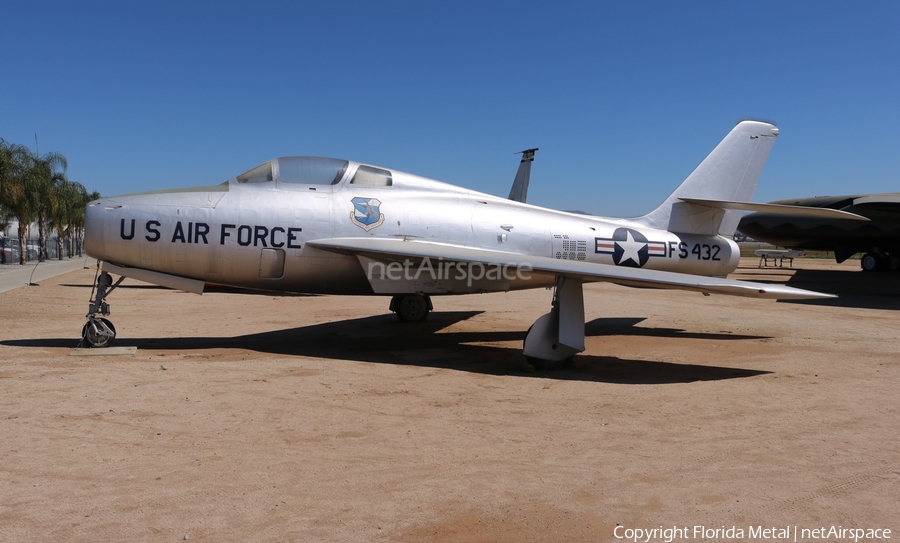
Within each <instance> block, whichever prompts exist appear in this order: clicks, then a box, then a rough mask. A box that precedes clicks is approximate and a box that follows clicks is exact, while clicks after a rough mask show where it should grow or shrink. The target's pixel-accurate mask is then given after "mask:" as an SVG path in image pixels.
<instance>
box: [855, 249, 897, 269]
mask: <svg viewBox="0 0 900 543" xmlns="http://www.w3.org/2000/svg"><path fill="white" fill-rule="evenodd" d="M859 265H860V267H861V268H862V270H863V271H865V272H874V271H898V270H900V256H898V255H897V254H892V253H884V252H882V251H880V250H878V249H875V250H872V251H869V252H867V253H866V254H864V255H863V257H862V258H861V259H860V260H859Z"/></svg>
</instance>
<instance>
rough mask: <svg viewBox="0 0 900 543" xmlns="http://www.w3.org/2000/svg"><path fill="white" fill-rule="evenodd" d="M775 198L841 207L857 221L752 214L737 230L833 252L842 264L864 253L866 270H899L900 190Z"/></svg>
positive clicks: (779, 243) (784, 243) (789, 202)
mask: <svg viewBox="0 0 900 543" xmlns="http://www.w3.org/2000/svg"><path fill="white" fill-rule="evenodd" d="M771 203H772V204H781V205H787V206H802V207H805V208H810V207H812V208H822V209H836V210H841V211H846V212H849V213H853V214H854V215H856V220H854V219H853V218H822V217H809V216H806V215H802V214H800V215H793V214H782V215H773V214H770V213H765V212H762V213H750V214H748V215H746V216H744V217H743V218H742V219H741V222H740V224H739V225H738V230H739V231H740V232H741V233H742V234H745V235H747V236H750V237H752V238H754V239H758V240H760V241H765V242H766V243H771V244H772V245H776V246H779V247H788V248H791V249H803V250H807V251H834V257H835V260H837V261H838V262H839V263H840V262H843V261H845V260H847V259H848V258H850V257H851V256H853V255H854V254H857V253H864V254H863V256H862V258H861V259H860V265H861V266H862V269H863V270H864V271H867V272H872V271H882V270H890V271H898V270H900V193H896V192H894V193H887V194H857V195H851V196H817V197H815V198H799V199H791V200H778V201H776V202H771ZM860 219H862V220H860Z"/></svg>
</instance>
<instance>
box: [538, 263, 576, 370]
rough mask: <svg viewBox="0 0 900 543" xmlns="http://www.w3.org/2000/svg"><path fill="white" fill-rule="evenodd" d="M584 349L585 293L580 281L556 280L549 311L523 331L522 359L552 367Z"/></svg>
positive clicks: (561, 365) (557, 365)
mask: <svg viewBox="0 0 900 543" xmlns="http://www.w3.org/2000/svg"><path fill="white" fill-rule="evenodd" d="M583 350H584V293H583V289H582V287H581V281H579V280H577V279H568V278H565V277H560V278H558V279H557V281H556V290H555V292H554V293H553V302H552V307H551V309H550V312H549V313H547V314H546V315H543V316H542V317H540V318H539V319H538V320H536V321H535V322H534V324H532V325H531V328H529V329H528V333H527V334H526V335H525V345H524V354H525V360H527V361H528V363H529V364H531V365H532V366H533V367H536V368H542V369H555V368H561V367H565V366H567V365H569V364H570V363H571V362H572V359H573V358H575V355H576V354H577V353H580V352H581V351H583Z"/></svg>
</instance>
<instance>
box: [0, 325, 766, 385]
mask: <svg viewBox="0 0 900 543" xmlns="http://www.w3.org/2000/svg"><path fill="white" fill-rule="evenodd" d="M480 313H482V312H481V311H448V312H432V314H431V316H430V318H429V320H428V321H427V322H423V323H400V322H398V321H397V319H396V317H394V315H378V316H373V317H364V318H359V319H348V320H343V321H336V322H328V323H322V324H314V325H310V326H301V327H297V328H288V329H283V330H273V331H269V332H261V333H256V334H247V335H242V336H236V337H224V338H223V337H185V338H128V337H121V336H120V337H119V338H118V339H117V340H116V343H117V344H118V345H129V346H135V347H137V348H138V349H140V350H152V351H153V352H166V351H172V352H183V351H191V350H197V349H223V348H224V349H247V350H252V351H257V352H260V353H270V354H279V355H293V356H307V357H317V358H326V359H336V360H353V361H359V362H370V363H377V364H399V365H410V366H420V367H431V368H444V369H452V370H458V371H467V372H472V373H481V374H487V375H517V376H522V377H541V378H550V379H558V380H571V381H591V382H605V383H616V384H668V383H688V382H694V381H715V380H721V379H735V378H742V377H752V376H755V375H761V374H765V373H769V372H766V371H760V370H752V369H740V368H726V367H717V366H706V365H698V364H681V363H671V362H662V361H646V360H628V359H622V358H616V357H610V356H598V355H592V354H581V355H578V356H576V358H575V363H574V365H573V366H572V367H569V368H563V369H558V370H539V371H526V370H527V368H526V365H525V364H524V358H523V356H522V353H521V341H523V340H524V337H525V331H520V330H515V331H508V330H492V331H479V332H442V330H444V329H445V328H449V327H450V326H452V325H453V324H456V323H458V322H461V321H464V320H467V319H470V318H472V317H474V316H476V315H479V314H480ZM642 320H643V319H617V318H613V319H595V320H593V321H591V322H590V323H588V324H587V326H586V333H587V335H589V336H601V335H643V336H653V335H657V336H660V337H684V338H699V339H710V340H720V341H721V340H740V339H752V338H756V337H757V336H738V335H733V334H692V333H685V332H684V331H682V330H676V329H667V328H636V327H635V326H634V325H635V324H637V323H639V322H641V321H642ZM510 341H514V342H516V344H515V346H513V347H510V346H507V345H491V343H497V342H510ZM485 343H487V345H484V344H485ZM0 344H2V345H8V346H16V347H42V348H47V347H58V348H74V347H76V346H77V344H78V340H77V339H69V338H66V339H25V340H7V341H0Z"/></svg>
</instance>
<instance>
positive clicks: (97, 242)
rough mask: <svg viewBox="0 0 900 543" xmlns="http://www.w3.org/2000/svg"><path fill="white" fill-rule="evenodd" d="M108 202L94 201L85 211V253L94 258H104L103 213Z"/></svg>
mask: <svg viewBox="0 0 900 543" xmlns="http://www.w3.org/2000/svg"><path fill="white" fill-rule="evenodd" d="M106 207H107V206H106V200H103V199H101V200H94V201H93V202H90V203H89V204H88V205H87V207H85V210H84V252H85V253H87V255H88V256H90V257H92V258H100V259H102V258H103V246H104V239H103V237H104V236H103V216H102V214H103V212H104V210H105V208H106Z"/></svg>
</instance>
